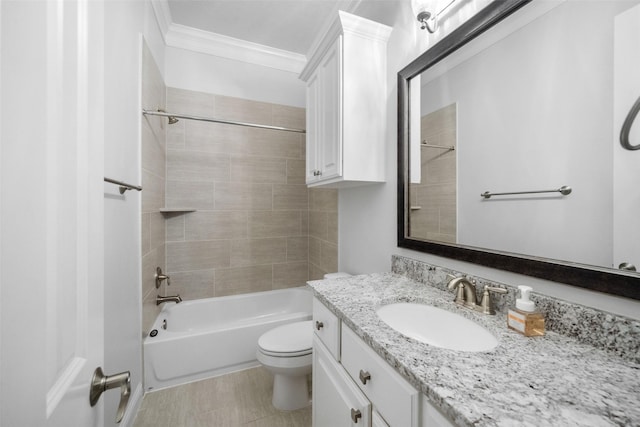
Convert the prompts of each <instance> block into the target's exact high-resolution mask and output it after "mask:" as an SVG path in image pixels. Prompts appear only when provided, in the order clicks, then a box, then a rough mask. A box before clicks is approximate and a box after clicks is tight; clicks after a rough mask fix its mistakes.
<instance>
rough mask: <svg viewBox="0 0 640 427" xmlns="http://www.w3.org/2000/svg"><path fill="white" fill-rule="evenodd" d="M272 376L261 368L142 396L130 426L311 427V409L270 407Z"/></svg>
mask: <svg viewBox="0 0 640 427" xmlns="http://www.w3.org/2000/svg"><path fill="white" fill-rule="evenodd" d="M272 387H273V377H272V375H271V374H270V373H269V372H267V371H266V370H265V369H264V368H263V367H257V368H252V369H247V370H244V371H239V372H233V373H231V374H227V375H223V376H220V377H215V378H211V379H208V380H203V381H198V382H195V383H190V384H185V385H181V386H176V387H171V388H168V389H164V390H158V391H154V392H152V393H148V394H147V395H145V397H144V399H143V401H142V405H141V407H140V410H139V411H138V414H137V416H136V419H135V421H134V423H133V427H241V426H242V427H311V406H309V407H307V408H304V409H300V410H297V411H279V410H277V409H275V408H274V407H273V406H272V405H271V391H272Z"/></svg>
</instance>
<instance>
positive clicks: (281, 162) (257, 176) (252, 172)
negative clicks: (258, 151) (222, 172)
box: [231, 155, 287, 184]
mask: <svg viewBox="0 0 640 427" xmlns="http://www.w3.org/2000/svg"><path fill="white" fill-rule="evenodd" d="M231 181H233V182H261V183H271V184H284V183H285V182H286V181H287V161H286V159H273V158H266V157H240V156H238V155H231Z"/></svg>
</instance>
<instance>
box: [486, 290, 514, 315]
mask: <svg viewBox="0 0 640 427" xmlns="http://www.w3.org/2000/svg"><path fill="white" fill-rule="evenodd" d="M490 292H494V293H497V294H506V293H507V292H508V291H507V290H506V289H504V288H496V287H495V286H485V287H484V292H483V293H482V302H480V311H481V312H483V313H484V314H496V311H495V310H494V309H493V304H492V303H491V295H490Z"/></svg>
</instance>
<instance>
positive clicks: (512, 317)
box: [507, 286, 544, 337]
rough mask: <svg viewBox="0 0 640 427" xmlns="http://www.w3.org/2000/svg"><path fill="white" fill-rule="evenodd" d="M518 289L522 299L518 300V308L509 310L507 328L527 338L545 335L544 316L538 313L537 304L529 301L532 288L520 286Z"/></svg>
mask: <svg viewBox="0 0 640 427" xmlns="http://www.w3.org/2000/svg"><path fill="white" fill-rule="evenodd" d="M518 289H519V290H520V298H517V299H516V307H515V308H510V309H509V313H508V315H507V326H508V327H509V329H513V330H514V331H518V332H520V333H521V334H524V335H525V336H527V337H536V336H541V335H544V316H543V315H542V313H540V312H539V311H536V305H535V303H534V302H533V301H531V300H530V299H529V295H530V294H531V290H532V289H531V287H530V286H518Z"/></svg>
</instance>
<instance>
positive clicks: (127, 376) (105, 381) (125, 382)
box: [89, 366, 131, 424]
mask: <svg viewBox="0 0 640 427" xmlns="http://www.w3.org/2000/svg"><path fill="white" fill-rule="evenodd" d="M117 387H120V404H119V405H118V412H117V413H116V424H118V423H120V421H122V418H123V417H124V411H125V409H127V404H128V403H129V396H130V395H131V373H130V372H129V371H126V372H121V373H119V374H115V375H105V374H104V373H103V372H102V368H101V367H99V366H98V367H97V368H96V370H95V371H94V372H93V378H92V379H91V388H90V389H89V403H90V404H91V406H95V405H96V403H98V399H100V396H102V393H103V392H105V391H107V390H111V389H112V388H117Z"/></svg>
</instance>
